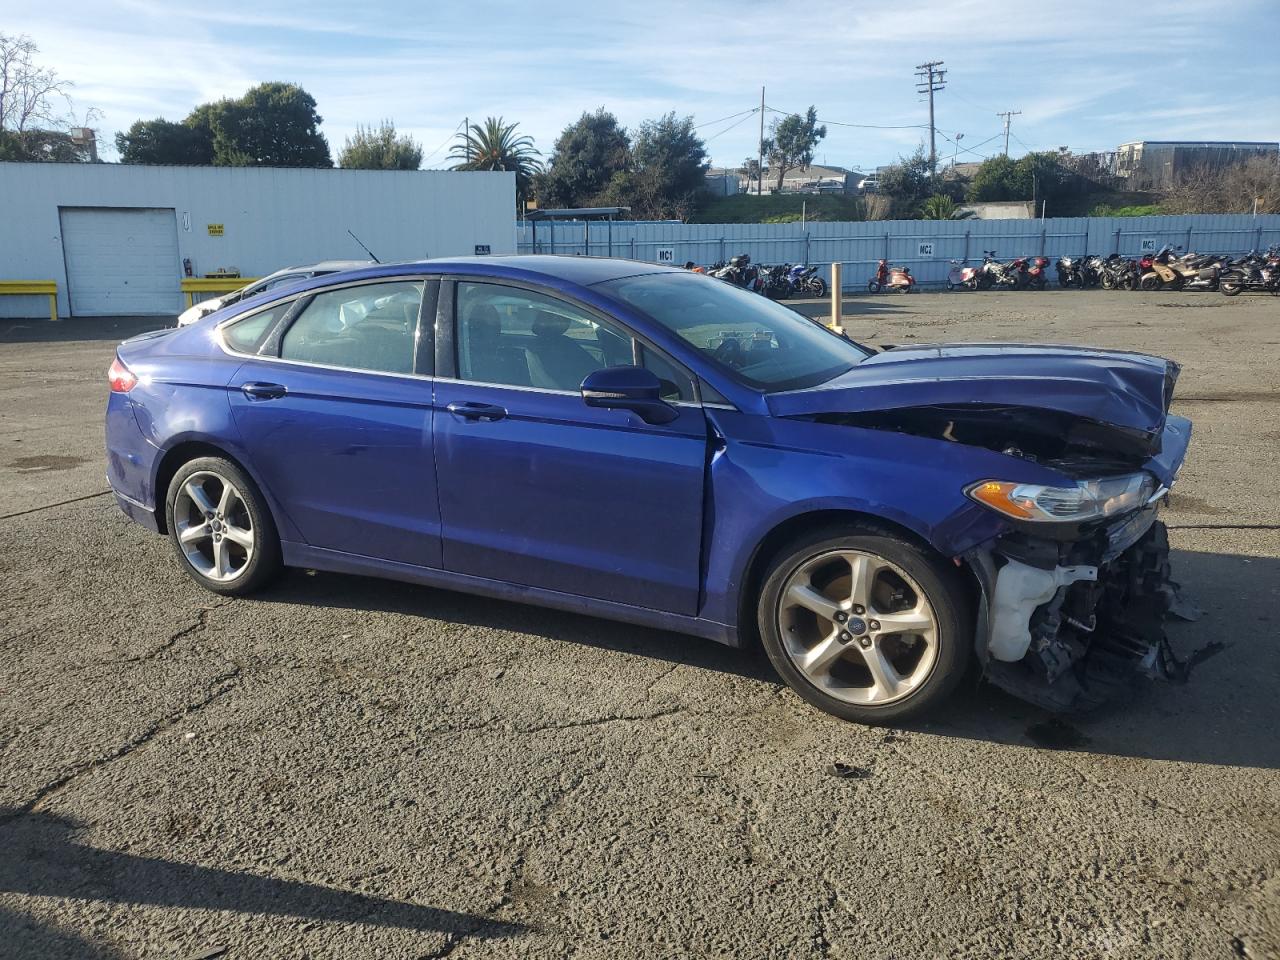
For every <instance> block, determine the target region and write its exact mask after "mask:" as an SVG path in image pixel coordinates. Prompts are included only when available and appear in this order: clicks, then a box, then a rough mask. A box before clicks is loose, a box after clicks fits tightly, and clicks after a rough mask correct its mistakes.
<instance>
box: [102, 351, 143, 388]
mask: <svg viewBox="0 0 1280 960" xmlns="http://www.w3.org/2000/svg"><path fill="white" fill-rule="evenodd" d="M107 381H108V382H109V383H110V384H111V392H112V393H128V392H129V391H130V390H132V389H133V388H134V387H135V386H136V385H137V383H138V378H137V376H135V375H134V372H133V371H132V370H130V369H129V368H128V367H126V366H125V365H124V363H123V362H121V360H120V358H119V357H116V358H115V359H114V360H112V361H111V369H110V370H108V371H107Z"/></svg>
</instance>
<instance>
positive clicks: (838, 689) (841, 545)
mask: <svg viewBox="0 0 1280 960" xmlns="http://www.w3.org/2000/svg"><path fill="white" fill-rule="evenodd" d="M969 607H970V604H969V602H968V598H967V594H966V592H965V590H964V587H963V584H962V582H961V581H960V578H959V575H958V574H957V573H956V571H955V570H954V569H953V568H950V567H948V566H946V565H945V564H943V563H942V562H941V561H939V560H938V559H937V558H935V557H933V556H931V555H930V554H929V553H927V552H926V551H925V550H924V549H923V548H921V547H919V546H916V545H915V544H913V543H909V542H907V541H905V540H901V539H899V538H898V537H896V536H893V535H891V534H889V533H886V532H881V531H878V530H872V529H863V528H858V527H849V528H846V529H844V530H839V531H830V530H828V531H823V532H819V533H816V534H813V535H810V536H807V537H804V538H801V539H799V540H796V541H794V542H793V543H791V544H790V545H789V546H788V547H786V548H784V549H783V550H782V551H780V553H779V554H778V556H777V557H776V558H775V560H774V562H773V563H772V564H771V565H770V567H769V571H768V573H767V575H766V577H765V581H764V587H763V589H762V590H761V594H760V601H759V605H758V609H757V617H758V620H759V626H760V636H761V638H762V640H763V643H764V648H765V651H766V653H767V654H768V656H769V660H770V661H771V662H772V663H773V666H774V668H775V669H776V670H777V671H778V673H779V675H781V677H782V678H783V680H785V681H786V683H787V685H788V686H790V687H791V688H792V689H793V690H795V692H796V693H798V694H799V695H800V696H801V697H803V698H804V699H805V700H807V701H808V702H809V703H811V704H813V705H814V706H815V707H817V708H818V709H820V710H823V711H825V712H827V713H830V714H832V715H834V716H837V717H840V718H842V719H844V720H854V721H857V722H859V723H872V724H880V723H893V722H897V721H900V720H903V719H906V718H907V717H911V716H916V715H919V714H921V713H924V712H926V711H928V710H930V709H932V708H934V707H936V706H937V705H938V704H940V703H941V702H942V701H943V700H945V699H946V698H947V696H949V695H950V694H951V692H952V691H953V690H954V689H955V687H956V684H958V683H959V682H960V679H961V677H962V676H963V675H964V671H965V667H966V665H967V663H968V660H969V655H970V650H971V648H972V637H973V624H972V617H971V616H970V613H969Z"/></svg>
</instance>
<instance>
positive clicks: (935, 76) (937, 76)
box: [916, 60, 947, 177]
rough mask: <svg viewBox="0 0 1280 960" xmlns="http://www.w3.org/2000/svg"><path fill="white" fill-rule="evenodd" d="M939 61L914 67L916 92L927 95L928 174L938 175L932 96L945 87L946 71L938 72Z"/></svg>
mask: <svg viewBox="0 0 1280 960" xmlns="http://www.w3.org/2000/svg"><path fill="white" fill-rule="evenodd" d="M941 66H942V61H941V60H930V61H929V62H928V63H922V64H920V65H919V66H917V67H916V92H917V93H927V94H928V95H929V172H930V174H931V175H932V176H935V177H936V176H937V175H938V144H937V140H936V135H937V128H936V127H935V126H934V122H933V95H934V94H935V93H937V92H938V91H939V90H943V89H945V88H946V85H947V79H946V78H947V71H945V70H939V69H938V68H939V67H941Z"/></svg>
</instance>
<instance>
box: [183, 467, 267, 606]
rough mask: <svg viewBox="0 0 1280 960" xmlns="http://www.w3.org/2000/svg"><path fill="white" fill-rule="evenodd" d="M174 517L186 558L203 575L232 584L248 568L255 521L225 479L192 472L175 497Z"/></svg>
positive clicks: (209, 473) (241, 498)
mask: <svg viewBox="0 0 1280 960" xmlns="http://www.w3.org/2000/svg"><path fill="white" fill-rule="evenodd" d="M173 519H174V528H175V530H176V532H177V537H178V543H179V545H180V548H181V550H182V554H183V556H184V557H185V558H186V560H187V562H188V563H189V564H191V566H192V568H193V569H194V570H195V571H196V572H197V573H199V574H200V575H201V576H203V577H207V578H208V579H210V580H214V581H216V582H218V583H230V582H231V581H233V580H236V579H237V578H239V577H240V576H241V575H242V574H243V573H244V572H245V570H247V569H248V567H249V563H250V561H252V560H253V553H254V548H255V542H256V536H255V531H254V528H253V517H252V515H251V514H250V512H249V508H248V506H247V504H246V503H245V499H244V495H243V494H242V493H241V492H240V491H239V490H238V489H236V486H235V484H233V483H232V482H231V481H230V480H228V479H227V478H226V477H223V476H221V475H219V474H217V473H213V472H211V471H201V472H199V473H193V474H192V475H191V476H190V477H188V478H187V479H186V482H184V483H183V484H182V486H181V487H180V488H179V489H178V493H177V496H176V497H175V498H174V503H173Z"/></svg>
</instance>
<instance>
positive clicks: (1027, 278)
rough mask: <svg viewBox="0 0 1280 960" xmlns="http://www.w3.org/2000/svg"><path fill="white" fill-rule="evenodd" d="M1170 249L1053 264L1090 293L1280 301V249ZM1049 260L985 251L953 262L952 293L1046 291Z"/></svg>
mask: <svg viewBox="0 0 1280 960" xmlns="http://www.w3.org/2000/svg"><path fill="white" fill-rule="evenodd" d="M1181 250H1182V248H1181V247H1173V246H1171V245H1166V246H1164V247H1163V248H1161V249H1160V250H1159V251H1157V252H1156V253H1149V254H1145V255H1144V256H1142V257H1140V258H1138V259H1132V258H1129V257H1122V256H1121V255H1120V254H1118V253H1113V254H1111V256H1109V257H1101V256H1095V255H1091V254H1086V255H1085V256H1083V257H1059V258H1058V261H1057V263H1056V264H1055V265H1054V266H1055V269H1056V271H1057V279H1058V286H1060V287H1063V288H1071V287H1075V288H1077V289H1080V290H1087V289H1090V288H1092V287H1101V288H1102V289H1104V290H1213V291H1218V292H1221V293H1223V294H1225V295H1226V296H1228V297H1234V296H1235V295H1236V294H1238V293H1243V292H1246V291H1251V292H1259V293H1271V294H1274V295H1276V296H1280V244H1278V245H1275V246H1272V247H1271V248H1270V249H1269V250H1268V251H1267V252H1266V253H1258V252H1256V251H1255V252H1253V253H1249V254H1246V255H1245V256H1243V257H1231V256H1226V255H1220V254H1198V253H1181V252H1180V251H1181ZM1048 267H1049V260H1048V258H1047V257H1018V258H1016V259H1014V260H1009V261H1007V262H1005V261H1000V260H997V259H996V252H995V251H994V250H984V251H983V257H982V263H981V264H980V265H978V266H966V265H965V264H964V263H963V262H961V261H959V260H952V261H951V271H950V272H949V273H948V274H947V289H948V290H993V289H1005V290H1043V289H1045V287H1047V286H1048V285H1049V280H1048Z"/></svg>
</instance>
